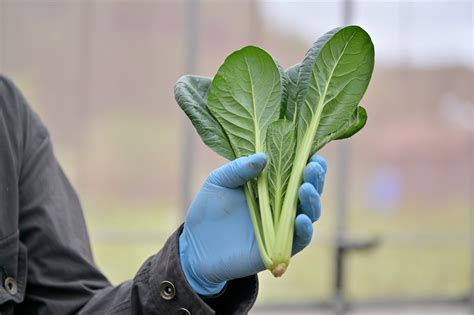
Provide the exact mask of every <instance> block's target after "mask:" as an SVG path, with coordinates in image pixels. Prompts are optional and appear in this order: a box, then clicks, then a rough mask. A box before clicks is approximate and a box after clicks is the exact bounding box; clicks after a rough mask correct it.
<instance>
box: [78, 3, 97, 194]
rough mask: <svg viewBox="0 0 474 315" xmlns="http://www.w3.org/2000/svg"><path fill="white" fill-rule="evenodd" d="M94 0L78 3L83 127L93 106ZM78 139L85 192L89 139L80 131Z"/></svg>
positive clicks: (80, 121) (81, 184)
mask: <svg viewBox="0 0 474 315" xmlns="http://www.w3.org/2000/svg"><path fill="white" fill-rule="evenodd" d="M92 1H93V0H86V1H84V2H82V3H78V4H77V5H78V6H79V10H80V14H79V19H78V34H79V36H78V37H79V38H78V39H79V43H80V44H79V48H78V49H79V51H80V56H79V59H78V72H77V77H76V80H77V82H76V86H77V88H76V91H77V96H76V102H77V103H76V104H75V106H76V108H75V110H74V112H75V115H76V123H77V125H78V126H79V127H80V128H82V129H84V130H85V129H87V124H88V123H89V121H88V118H89V110H90V108H91V87H92V85H91V80H92V79H93V72H94V68H93V66H92V54H91V52H92V40H93V39H92V36H93V32H92V30H93V25H92V24H93V23H94V19H93V16H92V14H93V8H92V6H93V3H92ZM74 141H76V154H75V156H76V165H75V167H76V169H77V170H82V171H78V172H77V174H80V176H77V178H76V183H77V184H76V185H77V186H78V188H79V190H80V191H81V192H82V193H84V190H85V189H86V187H87V175H88V173H87V157H88V154H87V152H86V151H87V140H86V135H85V133H79V134H78V135H77V138H76V139H74Z"/></svg>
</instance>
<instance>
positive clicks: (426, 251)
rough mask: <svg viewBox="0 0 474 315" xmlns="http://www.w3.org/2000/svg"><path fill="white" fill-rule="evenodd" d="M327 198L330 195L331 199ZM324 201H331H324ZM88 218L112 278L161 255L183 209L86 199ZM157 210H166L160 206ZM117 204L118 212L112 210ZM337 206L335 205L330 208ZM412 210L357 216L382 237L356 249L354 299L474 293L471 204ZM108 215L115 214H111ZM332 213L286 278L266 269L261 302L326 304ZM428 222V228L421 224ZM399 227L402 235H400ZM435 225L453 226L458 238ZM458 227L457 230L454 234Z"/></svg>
mask: <svg viewBox="0 0 474 315" xmlns="http://www.w3.org/2000/svg"><path fill="white" fill-rule="evenodd" d="M326 199H328V198H326ZM323 201H324V199H323ZM86 209H87V210H88V211H87V212H86V219H87V223H88V226H89V231H90V233H91V240H92V244H93V247H94V254H95V258H96V260H97V263H98V265H99V266H100V267H101V268H102V270H103V271H104V272H105V274H106V275H107V276H108V277H109V278H110V280H111V281H112V282H113V283H119V282H121V281H124V280H127V279H129V278H131V277H133V276H134V274H135V272H136V271H137V270H138V268H139V267H140V266H141V264H142V263H143V262H144V261H145V259H146V258H148V257H149V256H151V255H153V254H154V253H156V251H157V250H159V248H161V246H162V244H163V243H164V242H165V241H166V238H167V237H168V235H170V234H171V233H172V232H173V231H174V229H175V228H177V227H178V226H179V224H180V220H179V219H178V218H177V217H176V215H175V213H176V210H175V209H173V208H166V206H165V205H163V206H162V207H160V206H159V205H156V204H141V205H140V204H129V205H125V204H121V205H117V204H114V203H112V202H111V203H109V204H107V205H99V204H96V205H92V204H91V205H89V204H86ZM157 209H160V211H158V210H157ZM112 210H113V211H112ZM325 210H326V211H328V212H329V211H331V209H330V208H327V207H326V208H325ZM443 211H444V209H432V211H430V212H424V214H423V215H422V214H420V213H417V212H414V211H413V212H410V211H406V212H404V213H401V214H398V215H392V216H389V217H383V218H380V217H378V216H376V215H374V214H372V213H370V212H367V211H364V210H363V209H361V210H359V211H357V213H358V216H355V217H353V218H352V219H351V221H350V224H351V225H352V224H356V225H357V226H358V227H359V229H360V230H361V231H366V232H367V233H368V234H369V235H371V234H372V233H373V234H374V235H378V236H380V237H381V240H382V241H381V245H380V247H379V248H377V249H375V250H373V251H372V252H366V253H353V254H350V255H349V258H348V265H347V270H348V272H347V275H348V279H347V287H348V288H347V292H348V297H349V298H351V299H366V298H376V297H386V296H410V297H420V298H423V297H426V296H429V295H440V294H442V295H446V296H453V297H455V296H458V295H463V294H465V293H466V292H467V291H468V288H469V278H468V277H466V275H467V274H468V273H469V264H468V262H469V243H468V236H469V235H468V234H467V233H465V232H463V231H467V225H468V222H466V221H464V220H459V218H462V216H463V213H464V212H465V211H466V209H450V210H449V211H450V213H451V215H450V216H449V217H446V216H443V214H444V212H443ZM104 213H110V215H108V216H104ZM332 220H333V216H332V214H331V213H327V214H326V213H324V214H323V219H322V220H321V221H320V222H319V223H318V224H317V225H316V234H315V238H314V241H313V243H312V244H311V246H310V247H309V248H308V249H307V250H305V251H304V252H303V253H301V254H300V255H298V256H297V257H295V258H294V259H293V260H292V262H291V265H290V268H289V270H288V272H287V273H286V274H285V276H284V277H282V278H281V279H274V278H273V277H272V276H271V275H270V273H262V274H261V276H260V281H261V286H260V295H259V298H258V304H265V303H272V302H274V303H278V302H281V301H282V300H285V301H289V302H290V301H291V302H292V303H297V302H306V303H307V302H308V301H315V302H320V301H323V300H327V299H330V298H331V294H332V291H331V287H332V281H333V273H332V272H333V260H332V259H333V249H332V245H331V232H330V231H331V226H332V222H331V221H332ZM418 220H422V221H423V222H424V224H423V226H422V227H423V228H422V229H421V228H420V227H419V226H418V225H417V224H416V222H417V221H418ZM399 226H403V227H404V232H403V233H397V232H396V229H397V228H398V227H399ZM433 231H439V232H440V233H446V232H447V231H453V232H451V237H452V238H451V239H446V238H442V239H440V238H439V237H438V238H437V237H436V236H435V235H433ZM454 231H456V232H454Z"/></svg>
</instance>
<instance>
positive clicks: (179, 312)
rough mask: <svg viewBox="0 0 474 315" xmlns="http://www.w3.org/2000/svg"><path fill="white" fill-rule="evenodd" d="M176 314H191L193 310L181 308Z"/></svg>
mask: <svg viewBox="0 0 474 315" xmlns="http://www.w3.org/2000/svg"><path fill="white" fill-rule="evenodd" d="M176 315H191V312H190V311H188V310H187V309H185V308H180V309H179V310H177V311H176Z"/></svg>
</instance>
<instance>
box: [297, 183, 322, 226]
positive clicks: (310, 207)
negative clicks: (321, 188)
mask: <svg viewBox="0 0 474 315" xmlns="http://www.w3.org/2000/svg"><path fill="white" fill-rule="evenodd" d="M298 197H299V200H300V210H301V213H302V214H306V215H307V216H308V217H309V218H310V219H311V221H312V222H315V221H317V220H318V219H319V217H320V216H321V198H320V197H319V194H318V192H317V191H316V188H314V186H313V185H311V184H310V183H304V184H303V185H301V187H300V190H299V191H298Z"/></svg>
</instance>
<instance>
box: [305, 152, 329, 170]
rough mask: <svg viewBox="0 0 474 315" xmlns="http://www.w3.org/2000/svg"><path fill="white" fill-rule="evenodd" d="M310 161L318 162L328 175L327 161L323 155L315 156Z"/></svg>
mask: <svg viewBox="0 0 474 315" xmlns="http://www.w3.org/2000/svg"><path fill="white" fill-rule="evenodd" d="M309 161H310V162H316V163H318V164H319V165H321V167H322V168H323V169H324V173H326V171H327V169H328V167H327V163H326V160H325V159H324V158H323V157H322V156H321V155H317V154H313V156H311V158H310V159H309Z"/></svg>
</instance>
